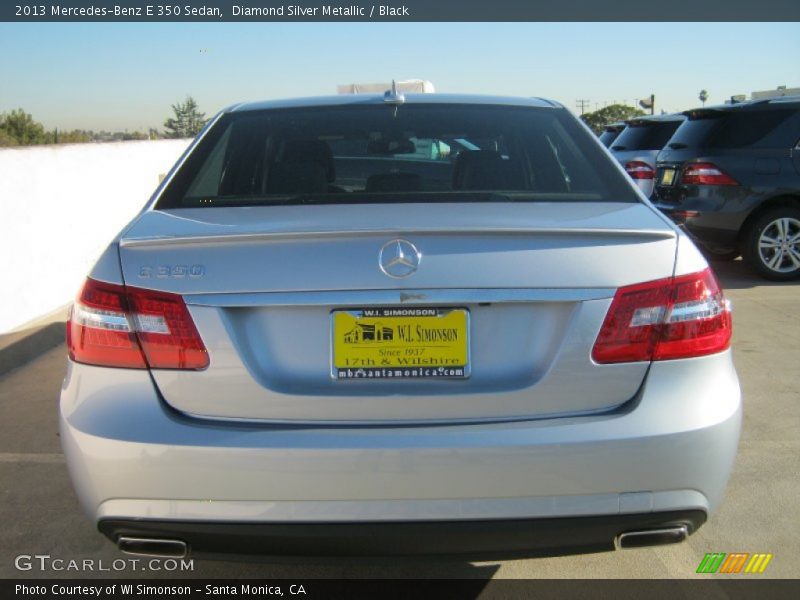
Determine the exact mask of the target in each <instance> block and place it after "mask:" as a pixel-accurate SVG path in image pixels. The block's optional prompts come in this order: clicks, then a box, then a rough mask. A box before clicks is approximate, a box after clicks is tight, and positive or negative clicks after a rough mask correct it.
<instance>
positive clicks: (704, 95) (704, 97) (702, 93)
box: [699, 90, 708, 106]
mask: <svg viewBox="0 0 800 600" xmlns="http://www.w3.org/2000/svg"><path fill="white" fill-rule="evenodd" d="M699 98H700V102H702V103H703V106H705V105H706V100H708V92H707V91H706V90H700V96H699Z"/></svg>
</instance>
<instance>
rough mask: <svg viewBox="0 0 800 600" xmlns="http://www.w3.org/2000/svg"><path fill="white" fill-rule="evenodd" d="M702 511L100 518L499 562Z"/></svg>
mask: <svg viewBox="0 0 800 600" xmlns="http://www.w3.org/2000/svg"><path fill="white" fill-rule="evenodd" d="M705 520H706V513H705V512H704V511H701V510H695V511H674V512H663V513H645V514H631V515H613V516H599V517H572V518H566V519H565V518H561V519H526V520H520V519H517V520H496V521H465V520H461V521H427V522H425V521H418V522H400V523H294V524H280V523H226V522H206V521H180V522H176V521H151V520H142V521H134V520H112V519H109V520H102V521H100V523H99V525H98V527H99V529H100V531H101V532H102V533H104V534H105V535H106V536H107V537H108V538H109V539H110V540H111V541H113V542H116V541H117V540H118V539H119V538H120V537H129V538H141V539H160V540H180V541H182V542H184V543H185V544H186V547H187V554H190V555H192V556H210V557H213V556H220V555H225V554H228V553H230V552H231V551H235V553H238V554H242V555H247V556H256V555H264V556H270V555H273V556H275V555H280V556H286V555H289V556H300V555H303V556H362V557H364V556H370V557H374V556H432V555H436V556H461V557H468V558H469V559H472V560H500V559H508V558H515V557H523V556H537V555H553V554H570V553H583V552H601V551H605V550H612V549H614V542H615V540H616V538H617V537H618V536H619V535H620V534H622V533H625V532H630V531H639V530H655V529H661V528H665V527H676V526H681V525H683V526H685V527H686V528H687V530H688V532H689V534H691V533H694V531H696V530H697V528H698V527H700V525H702V524H703V523H704V522H705Z"/></svg>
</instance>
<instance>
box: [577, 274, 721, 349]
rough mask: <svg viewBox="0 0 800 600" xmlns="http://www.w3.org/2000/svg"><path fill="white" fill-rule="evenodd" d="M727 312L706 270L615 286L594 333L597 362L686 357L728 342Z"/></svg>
mask: <svg viewBox="0 0 800 600" xmlns="http://www.w3.org/2000/svg"><path fill="white" fill-rule="evenodd" d="M731 325H732V324H731V313H730V307H729V304H728V302H727V300H725V296H724V295H723V293H722V290H721V289H720V287H719V284H718V283H717V280H716V278H715V277H714V274H713V273H712V271H711V269H706V270H705V271H700V272H699V273H692V274H690V275H681V276H679V277H670V278H667V279H659V280H657V281H649V282H647V283H640V284H636V285H631V286H626V287H623V288H620V289H618V290H617V293H616V295H615V296H614V300H613V301H612V302H611V307H610V308H609V309H608V314H607V315H606V319H605V321H604V322H603V326H602V328H601V329H600V334H599V335H598V336H597V341H596V342H595V344H594V348H593V350H592V358H593V359H594V361H595V362H597V363H620V362H638V361H651V360H669V359H675V358H691V357H693V356H704V355H706V354H714V353H716V352H721V351H723V350H725V349H727V348H728V347H729V346H730V342H731Z"/></svg>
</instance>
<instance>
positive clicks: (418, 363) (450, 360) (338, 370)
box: [331, 308, 469, 380]
mask: <svg viewBox="0 0 800 600" xmlns="http://www.w3.org/2000/svg"><path fill="white" fill-rule="evenodd" d="M331 330H332V331H331V342H332V361H331V375H332V376H333V378H334V379H339V380H344V379H395V378H405V379H435V378H442V377H446V378H465V377H469V311H467V310H466V309H464V308H364V309H358V310H337V311H334V312H333V313H332V315H331Z"/></svg>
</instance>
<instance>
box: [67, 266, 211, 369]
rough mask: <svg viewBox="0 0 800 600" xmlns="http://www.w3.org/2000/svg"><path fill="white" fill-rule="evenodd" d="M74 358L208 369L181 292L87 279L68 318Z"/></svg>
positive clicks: (96, 362) (133, 365) (99, 362)
mask: <svg viewBox="0 0 800 600" xmlns="http://www.w3.org/2000/svg"><path fill="white" fill-rule="evenodd" d="M67 347H68V348H69V356H70V358H71V359H72V360H74V361H76V362H80V363H86V364H91V365H100V366H106V367H124V368H130V369H146V368H147V367H150V368H152V369H204V368H206V367H207V366H208V353H207V352H206V348H205V345H204V344H203V340H202V339H201V338H200V334H199V333H198V332H197V328H196V327H195V325H194V322H193V321H192V317H191V315H190V314H189V310H188V309H187V308H186V303H185V302H184V301H183V298H182V297H181V296H179V295H177V294H169V293H166V292H154V291H152V290H144V289H139V288H133V287H128V286H122V285H114V284H110V283H102V282H99V281H95V280H94V279H87V280H86V284H85V285H84V286H83V290H81V293H80V295H79V297H78V299H77V300H76V301H75V304H74V305H73V307H72V312H71V314H70V319H69V322H68V323H67Z"/></svg>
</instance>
